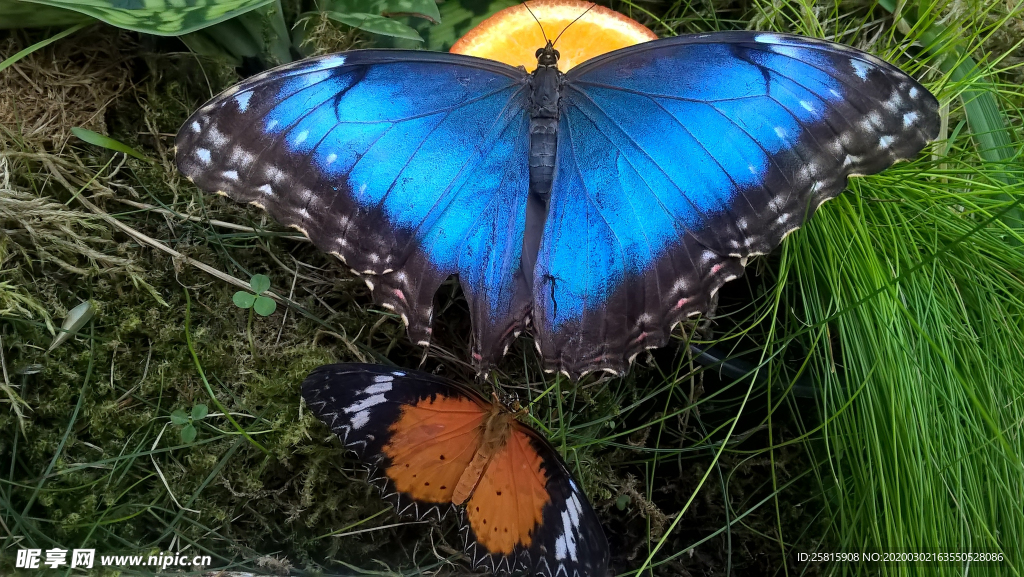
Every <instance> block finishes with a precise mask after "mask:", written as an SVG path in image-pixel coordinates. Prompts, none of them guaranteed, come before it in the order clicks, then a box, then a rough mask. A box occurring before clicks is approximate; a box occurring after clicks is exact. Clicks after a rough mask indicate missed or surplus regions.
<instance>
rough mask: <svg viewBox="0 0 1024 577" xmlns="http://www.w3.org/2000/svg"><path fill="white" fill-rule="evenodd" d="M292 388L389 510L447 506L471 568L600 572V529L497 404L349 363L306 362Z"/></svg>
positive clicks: (437, 381) (432, 379) (544, 451)
mask: <svg viewBox="0 0 1024 577" xmlns="http://www.w3.org/2000/svg"><path fill="white" fill-rule="evenodd" d="M302 395H303V398H304V399H305V400H306V404H307V405H308V406H309V407H310V408H311V409H312V410H313V412H314V414H316V416H317V417H318V418H320V420H322V421H323V422H324V423H326V424H327V425H328V426H329V427H330V428H331V430H332V431H333V432H334V433H335V434H337V435H338V437H339V438H340V439H341V440H342V442H343V443H344V444H345V446H346V447H347V448H349V449H352V450H353V451H354V452H355V453H356V454H357V455H358V456H359V457H360V458H361V459H362V460H363V461H364V462H365V463H366V464H367V466H368V467H369V468H370V479H371V481H372V482H374V483H375V484H376V485H377V486H378V487H379V488H380V489H381V491H382V493H383V494H384V496H385V498H386V499H388V500H389V501H391V502H392V503H393V504H394V505H395V508H396V510H397V511H398V513H399V514H401V515H406V516H410V517H414V518H418V519H422V518H427V517H433V518H435V519H438V520H440V519H442V518H444V517H445V516H446V515H447V514H449V513H451V512H454V513H455V514H456V515H457V517H458V520H459V522H460V523H461V524H462V526H463V536H464V539H465V545H466V550H467V552H468V553H469V554H470V557H471V560H472V562H473V565H474V566H486V567H488V568H490V569H491V570H492V571H495V572H504V573H516V574H522V573H526V574H529V575H539V576H543V577H552V576H564V577H590V576H601V575H605V574H606V573H607V566H608V556H609V554H608V544H607V540H606V539H605V536H604V532H603V531H602V529H601V525H600V523H599V521H598V520H597V516H596V514H595V513H594V511H593V509H592V508H591V506H590V504H589V503H588V502H587V500H586V496H585V495H584V494H583V493H582V491H581V490H580V488H579V487H578V485H577V484H576V482H575V481H574V480H573V478H572V475H571V474H570V473H569V470H568V468H567V467H566V465H565V463H564V461H562V459H561V457H560V456H559V455H558V452H557V451H556V450H555V449H554V448H553V447H551V445H550V444H549V443H548V442H547V441H546V440H545V439H544V438H542V437H541V436H539V435H538V434H537V433H536V432H535V431H533V430H532V429H530V428H529V427H527V426H525V425H523V424H522V423H520V422H519V421H517V420H516V419H515V417H514V416H513V414H512V413H511V412H510V411H509V410H508V409H507V408H505V407H504V406H503V405H501V404H500V403H493V404H492V403H488V402H487V401H485V400H484V398H483V397H481V396H480V395H479V394H478V393H476V392H475V391H473V390H472V389H469V388H467V387H464V386H462V385H458V384H456V383H454V382H451V381H448V380H446V379H441V378H439V377H436V376H434V375H430V374H427V373H419V372H416V371H404V370H403V371H392V370H388V369H387V368H385V367H380V366H375V365H358V364H339V365H328V366H324V367H320V368H318V369H316V370H315V371H313V372H312V373H311V374H310V375H309V377H308V378H307V379H306V381H305V383H303V386H302Z"/></svg>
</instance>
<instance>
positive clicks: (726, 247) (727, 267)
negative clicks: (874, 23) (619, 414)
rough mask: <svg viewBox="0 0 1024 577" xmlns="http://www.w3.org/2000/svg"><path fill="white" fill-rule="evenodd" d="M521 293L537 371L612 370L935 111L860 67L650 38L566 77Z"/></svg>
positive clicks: (918, 138) (925, 128) (893, 157)
mask: <svg viewBox="0 0 1024 577" xmlns="http://www.w3.org/2000/svg"><path fill="white" fill-rule="evenodd" d="M562 94H563V101H562V104H563V106H562V116H561V119H560V125H559V126H560V128H559V136H558V138H559V141H558V157H557V160H556V175H555V180H554V184H553V188H552V194H551V208H550V211H549V213H548V218H547V221H546V223H545V230H544V236H543V239H542V241H541V248H540V253H539V255H538V257H537V266H536V269H535V279H536V280H535V283H534V311H533V320H534V327H533V330H534V331H535V333H536V336H537V337H538V341H539V346H538V348H539V349H540V351H541V353H542V354H543V356H544V359H545V362H546V364H547V365H546V366H547V368H549V369H555V370H562V371H565V372H567V373H569V374H570V375H573V376H575V375H578V374H580V373H583V372H586V371H589V370H595V369H606V370H610V371H615V372H621V371H623V370H625V368H626V367H628V364H629V362H630V361H631V360H632V358H633V357H634V356H635V355H636V354H637V353H638V352H640V351H642V350H644V349H645V348H652V347H657V346H661V345H663V344H664V343H665V342H666V341H667V339H668V336H669V334H670V332H671V329H672V327H673V326H674V325H675V324H676V323H678V322H679V321H680V320H682V319H684V318H685V317H687V316H688V315H691V314H695V313H700V312H704V311H708V310H709V309H710V308H711V307H713V302H714V300H713V299H714V295H715V293H716V291H717V290H718V289H719V288H720V287H721V286H722V284H724V283H725V282H727V281H729V280H731V279H733V278H736V277H737V276H739V275H740V274H742V272H743V267H744V265H745V263H746V259H747V257H749V256H751V255H756V254H763V253H767V252H769V251H771V250H772V249H773V248H775V247H776V246H777V245H778V244H779V243H780V242H781V241H782V238H783V237H785V236H786V235H787V234H788V233H790V232H792V231H793V230H794V229H796V228H798V227H799V226H800V225H801V224H802V223H803V222H804V221H805V220H807V218H809V217H810V216H811V214H813V212H814V211H815V209H817V207H818V206H819V205H820V204H821V203H822V202H824V201H825V200H828V199H830V198H833V197H835V196H836V195H838V194H839V192H840V191H842V190H843V188H845V186H846V181H847V177H848V176H850V175H854V174H872V173H875V172H878V171H880V170H883V169H885V168H886V167H888V166H890V165H891V164H892V163H893V162H895V161H897V160H900V159H907V158H912V157H914V156H915V155H916V154H917V153H918V152H920V150H921V149H922V148H923V147H924V145H925V144H926V143H927V142H928V141H929V140H932V139H934V138H936V136H937V134H938V128H939V119H938V114H937V110H938V103H937V101H936V100H935V98H934V97H933V96H932V95H931V94H930V93H928V91H926V90H925V89H924V88H922V87H921V85H919V84H918V83H917V82H916V81H915V80H914V79H912V78H910V77H909V76H907V75H906V74H904V73H902V72H901V71H899V70H898V69H897V68H895V67H894V66H891V65H889V64H887V63H885V62H883V61H881V60H879V59H878V58H875V57H873V56H870V55H868V54H865V53H863V52H860V51H857V50H854V49H852V48H848V47H845V46H841V45H838V44H832V43H828V42H823V41H818V40H812V39H809V38H802V37H795V36H783V35H774V34H764V33H758V32H734V33H720V34H710V35H703V36H685V37H678V38H671V39H665V40H657V41H653V42H649V43H646V44H640V45H637V46H633V47H630V48H625V49H622V50H618V51H616V52H612V53H609V54H606V55H604V56H601V57H598V58H595V59H593V60H591V61H588V62H586V63H584V64H583V65H581V66H579V67H577V68H574V69H572V70H571V71H569V72H568V73H567V74H566V81H565V84H564V88H563V93H562Z"/></svg>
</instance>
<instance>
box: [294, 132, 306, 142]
mask: <svg viewBox="0 0 1024 577" xmlns="http://www.w3.org/2000/svg"><path fill="white" fill-rule="evenodd" d="M308 136H309V131H308V130H303V131H302V132H300V133H299V134H298V135H297V136H296V137H295V144H302V143H303V142H305V141H306V137H308Z"/></svg>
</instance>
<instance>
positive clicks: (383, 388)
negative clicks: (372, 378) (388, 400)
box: [363, 381, 391, 395]
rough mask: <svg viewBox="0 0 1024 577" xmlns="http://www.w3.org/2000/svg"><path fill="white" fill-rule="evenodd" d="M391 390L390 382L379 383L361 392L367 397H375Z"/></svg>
mask: <svg viewBox="0 0 1024 577" xmlns="http://www.w3.org/2000/svg"><path fill="white" fill-rule="evenodd" d="M390 390H391V381H387V382H379V383H375V384H372V385H370V386H369V387H366V389H364V390H363V392H364V393H365V394H367V395H377V394H380V393H386V392H388V391H390Z"/></svg>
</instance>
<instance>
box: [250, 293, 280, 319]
mask: <svg viewBox="0 0 1024 577" xmlns="http://www.w3.org/2000/svg"><path fill="white" fill-rule="evenodd" d="M252 309H253V310H254V311H256V314H258V315H260V316H263V317H269V316H270V315H272V314H274V311H276V310H277V303H276V302H274V299H272V298H267V297H256V302H255V303H254V304H253V305H252Z"/></svg>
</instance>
